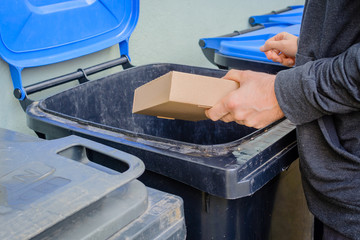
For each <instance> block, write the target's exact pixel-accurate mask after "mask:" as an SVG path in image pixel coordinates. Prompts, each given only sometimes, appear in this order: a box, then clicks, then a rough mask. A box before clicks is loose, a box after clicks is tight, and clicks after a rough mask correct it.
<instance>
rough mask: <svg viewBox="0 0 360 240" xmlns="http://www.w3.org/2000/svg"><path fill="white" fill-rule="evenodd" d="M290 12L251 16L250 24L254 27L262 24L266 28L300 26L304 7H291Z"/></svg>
mask: <svg viewBox="0 0 360 240" xmlns="http://www.w3.org/2000/svg"><path fill="white" fill-rule="evenodd" d="M289 8H290V10H288V11H285V12H281V13H277V14H264V15H257V16H251V17H250V18H249V23H250V24H251V25H252V26H255V25H258V24H261V25H263V26H265V27H269V26H274V25H293V24H300V23H301V20H302V15H303V11H304V6H303V5H299V6H290V7H289Z"/></svg>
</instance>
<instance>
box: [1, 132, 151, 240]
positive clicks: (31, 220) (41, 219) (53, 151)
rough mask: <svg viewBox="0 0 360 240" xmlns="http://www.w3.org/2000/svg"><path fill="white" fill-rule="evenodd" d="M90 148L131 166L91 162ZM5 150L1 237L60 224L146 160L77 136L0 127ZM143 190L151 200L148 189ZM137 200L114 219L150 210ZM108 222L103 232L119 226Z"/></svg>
mask: <svg viewBox="0 0 360 240" xmlns="http://www.w3.org/2000/svg"><path fill="white" fill-rule="evenodd" d="M86 149H90V150H92V151H95V152H98V153H101V154H103V155H106V156H107V157H112V158H115V159H117V160H119V161H121V162H123V163H125V164H126V165H127V166H128V169H127V170H126V171H125V172H123V173H119V172H116V171H113V170H110V169H107V168H105V167H101V166H99V165H97V164H96V163H93V162H90V160H89V159H88V158H87V156H86ZM0 156H1V158H0V166H1V168H0V222H1V225H0V239H30V238H34V237H36V236H39V234H41V233H43V232H45V231H47V230H49V229H50V228H51V229H54V228H56V227H55V225H56V224H58V223H60V222H62V223H64V221H66V220H67V219H70V218H71V217H74V216H75V215H76V214H80V213H81V212H82V211H84V209H88V208H91V206H92V205H93V204H98V203H99V201H101V200H103V199H104V198H106V197H108V196H109V194H111V193H113V192H114V191H116V190H118V189H119V188H120V187H121V186H124V185H125V184H127V183H129V182H130V181H132V180H133V179H135V178H137V177H138V176H140V175H141V174H142V172H143V171H144V165H143V163H142V162H141V161H140V159H138V158H136V157H134V156H133V155H130V154H127V153H124V152H121V151H118V150H115V149H113V148H110V147H107V146H104V145H102V144H98V143H95V142H92V141H89V140H86V139H83V138H80V137H75V136H70V137H66V138H62V139H57V140H51V141H39V140H38V139H36V138H34V141H31V138H30V137H28V136H23V135H21V134H18V133H14V132H11V131H8V130H3V129H0ZM138 194H140V195H142V196H143V197H139V198H138V199H139V200H140V202H142V203H143V204H146V201H144V199H146V191H144V190H142V191H140V192H139V193H138ZM144 194H145V195H144ZM142 203H139V205H138V206H141V204H142ZM132 204H134V205H131V206H136V204H138V203H135V202H133V203H132ZM131 206H130V205H129V206H128V207H127V210H128V211H125V212H124V213H121V214H120V213H119V214H118V216H117V217H115V218H114V221H117V222H119V221H121V220H119V219H121V218H123V219H124V218H128V216H132V218H136V217H137V216H139V215H141V214H142V212H143V211H144V207H131ZM144 206H145V205H144ZM85 211H86V210H85ZM131 220H132V219H128V221H131ZM103 228H107V229H108V230H104V231H102V234H108V235H109V236H110V235H111V234H113V233H114V232H116V231H117V230H118V229H112V230H111V224H110V223H109V225H108V226H106V224H105V225H104V226H103ZM93 236H95V235H93ZM103 236H104V235H103ZM88 237H91V236H89V235H88V234H87V236H85V235H84V236H83V237H82V239H86V238H88ZM104 237H105V236H104Z"/></svg>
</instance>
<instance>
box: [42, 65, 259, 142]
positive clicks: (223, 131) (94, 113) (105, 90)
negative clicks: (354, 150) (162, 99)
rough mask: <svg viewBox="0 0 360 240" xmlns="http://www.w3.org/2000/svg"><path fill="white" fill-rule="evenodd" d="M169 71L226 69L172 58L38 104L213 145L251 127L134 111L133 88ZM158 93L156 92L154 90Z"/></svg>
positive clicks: (81, 119) (121, 127)
mask: <svg viewBox="0 0 360 240" xmlns="http://www.w3.org/2000/svg"><path fill="white" fill-rule="evenodd" d="M169 71H180V72H186V73H193V74H200V75H205V76H212V77H223V76H224V75H225V73H226V72H225V71H221V70H215V69H206V68H199V67H192V66H184V65H176V64H153V65H145V66H140V67H134V68H131V69H128V70H124V71H122V72H119V73H116V74H113V75H110V76H107V77H104V78H102V79H98V80H95V81H91V82H88V83H85V84H81V85H79V86H77V87H74V88H71V89H69V90H66V91H64V92H61V93H58V94H56V95H54V96H51V97H48V98H46V99H44V100H42V101H41V103H40V107H41V108H42V110H44V111H46V112H49V113H52V114H55V115H58V116H61V117H63V118H67V119H70V120H73V121H76V122H78V123H80V124H89V125H93V126H96V127H100V128H105V129H109V130H111V131H120V132H122V133H125V134H128V135H136V137H144V138H147V137H151V138H153V137H155V138H157V139H158V140H160V141H161V140H166V141H167V142H168V141H172V140H174V141H181V142H185V143H190V144H199V145H214V144H224V143H228V142H232V141H235V140H237V139H241V138H243V137H245V136H248V135H249V134H251V133H252V132H254V131H255V129H253V128H248V127H245V126H242V125H239V124H236V123H223V122H221V121H218V122H213V121H211V120H205V121H198V122H191V121H183V120H168V119H160V118H157V117H153V116H145V115H140V114H133V113H132V104H133V96H134V90H135V89H136V88H137V87H139V86H141V85H143V84H144V83H147V82H149V81H151V80H153V79H155V78H157V77H159V76H161V75H164V74H166V73H167V72H169ZM154 94H156V93H154Z"/></svg>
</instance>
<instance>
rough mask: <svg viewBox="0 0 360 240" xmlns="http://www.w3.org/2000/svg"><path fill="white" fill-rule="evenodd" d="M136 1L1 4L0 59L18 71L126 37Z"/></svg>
mask: <svg viewBox="0 0 360 240" xmlns="http://www.w3.org/2000/svg"><path fill="white" fill-rule="evenodd" d="M138 16H139V0H18V1H14V0H2V2H1V8H0V22H1V25H0V39H1V41H0V55H1V57H2V58H3V59H4V60H5V61H6V62H8V63H9V64H10V65H13V66H15V67H17V68H24V67H35V66H41V65H46V64H52V63H56V62H61V61H65V60H69V59H72V58H76V57H80V56H83V55H86V54H90V53H93V52H96V51H99V50H102V49H105V48H107V47H110V46H112V45H114V44H117V43H120V48H121V49H120V50H121V51H122V52H121V54H122V55H128V39H129V37H130V35H131V33H132V32H133V30H134V29H135V26H136V24H137V20H138Z"/></svg>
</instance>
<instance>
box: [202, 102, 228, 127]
mask: <svg viewBox="0 0 360 240" xmlns="http://www.w3.org/2000/svg"><path fill="white" fill-rule="evenodd" d="M228 113H229V111H228V110H227V108H226V106H225V104H224V101H221V102H219V103H217V104H215V106H213V107H212V108H210V109H208V110H205V115H206V117H208V118H209V119H211V120H213V121H218V120H220V119H221V118H223V117H225V116H226V115H227V114H228ZM225 119H226V120H227V118H225ZM228 122H230V119H229V120H228Z"/></svg>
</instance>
